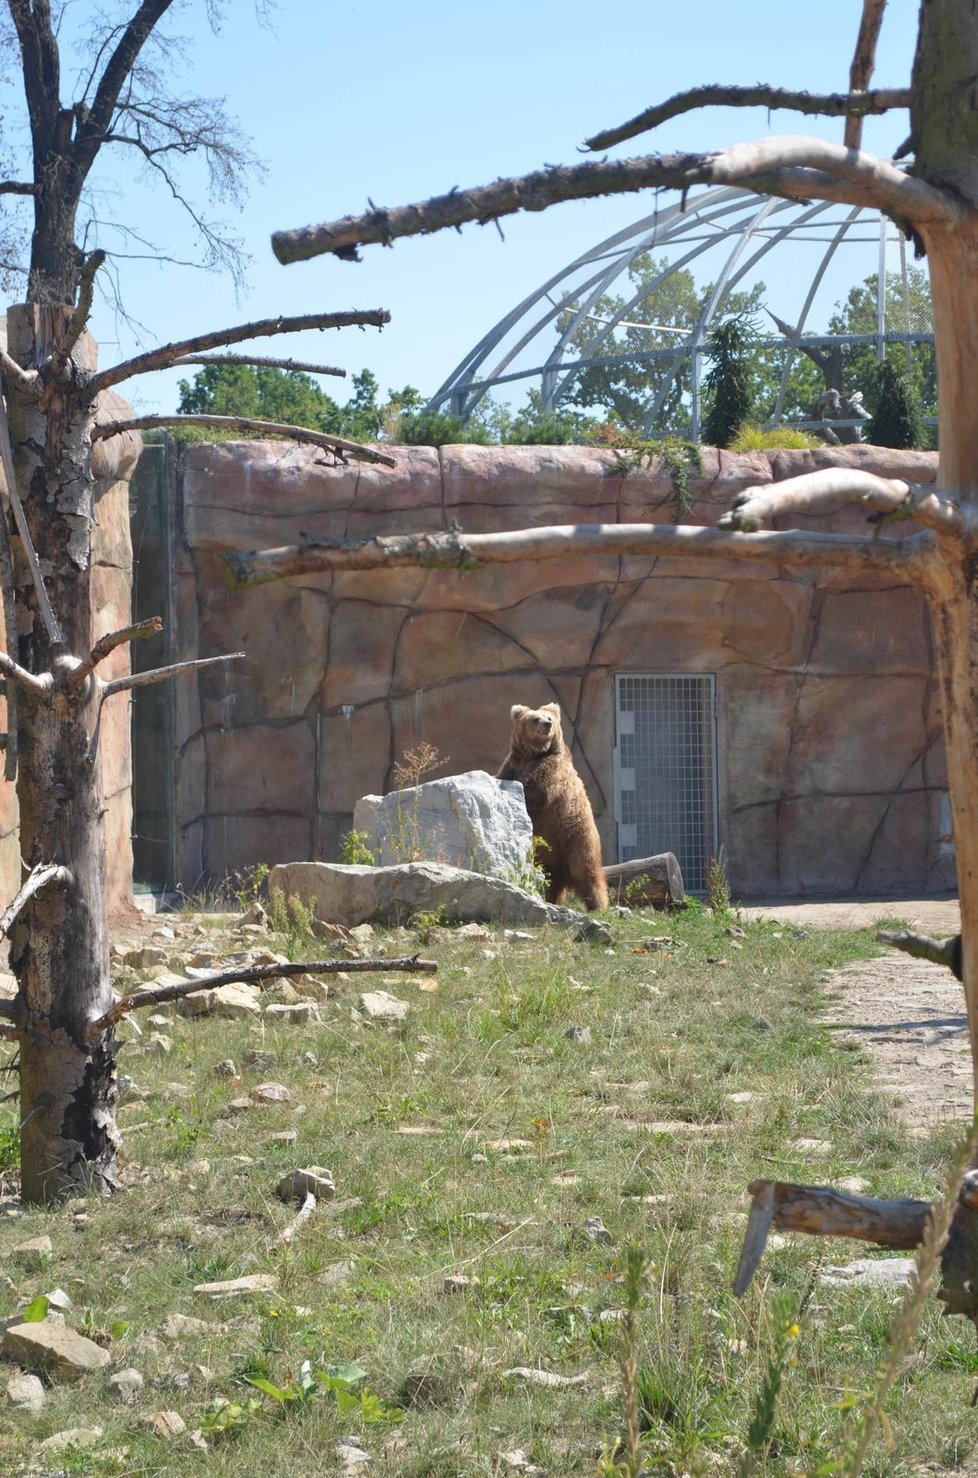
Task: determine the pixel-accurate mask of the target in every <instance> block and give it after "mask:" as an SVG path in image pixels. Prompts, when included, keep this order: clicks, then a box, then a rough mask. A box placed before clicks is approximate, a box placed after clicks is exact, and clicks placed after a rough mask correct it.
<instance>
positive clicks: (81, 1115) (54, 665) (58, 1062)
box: [8, 305, 116, 1201]
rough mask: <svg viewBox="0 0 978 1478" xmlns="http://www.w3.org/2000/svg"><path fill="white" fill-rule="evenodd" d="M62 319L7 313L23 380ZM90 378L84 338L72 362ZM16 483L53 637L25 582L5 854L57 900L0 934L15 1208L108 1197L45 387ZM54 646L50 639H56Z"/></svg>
mask: <svg viewBox="0 0 978 1478" xmlns="http://www.w3.org/2000/svg"><path fill="white" fill-rule="evenodd" d="M71 313H72V310H71V309H70V308H56V309H50V308H44V307H39V306H37V305H27V306H23V307H18V308H16V309H13V310H11V313H10V341H11V342H10V351H11V353H12V354H13V355H14V356H15V357H16V359H17V360H18V361H19V362H20V363H21V364H22V365H25V366H28V367H30V366H36V365H38V364H40V363H42V362H43V361H44V359H45V358H46V357H47V356H49V355H50V354H51V353H52V351H53V350H54V348H55V346H56V345H57V343H58V341H59V339H60V337H61V335H63V333H64V332H65V328H66V326H67V323H68V321H69V319H70V317H71ZM73 359H74V362H75V364H76V365H77V366H78V367H79V370H80V371H82V372H86V371H91V370H92V369H94V359H95V348H94V344H93V343H92V341H91V340H90V339H88V338H87V337H86V336H83V338H82V339H81V340H80V341H79V342H78V344H77V345H76V346H75V348H74V351H73ZM8 397H9V408H10V423H11V438H12V442H13V446H14V461H15V466H16V470H17V482H18V487H19V488H20V492H21V496H22V499H23V503H24V511H25V513H26V516H27V523H28V527H29V529H30V533H31V537H32V539H33V541H34V545H35V547H36V549H37V550H38V553H39V556H40V558H41V560H42V563H43V568H44V570H45V573H46V577H47V585H48V593H49V595H50V597H51V603H52V606H53V608H54V610H55V611H56V612H57V620H58V622H59V623H60V627H61V630H60V631H59V630H57V629H55V631H54V632H52V631H51V630H50V625H51V623H50V621H49V620H46V619H45V616H44V613H43V611H42V609H41V608H40V606H39V603H38V600H37V593H36V591H35V589H34V588H33V585H32V582H31V580H30V577H29V575H28V576H26V578H24V577H21V578H24V583H22V584H21V585H20V586H19V588H18V592H17V597H18V598H17V609H18V630H19V633H20V638H19V651H18V652H17V653H16V654H12V655H15V656H16V657H17V659H18V660H19V662H20V664H21V665H22V666H23V667H24V668H26V669H27V670H28V671H29V672H32V673H34V674H42V673H50V674H51V677H52V683H51V686H50V689H49V690H48V691H47V692H46V693H43V694H41V695H38V694H35V693H28V694H26V695H24V696H22V697H21V702H20V713H21V716H22V717H21V735H20V745H19V749H20V765H19V772H18V782H17V796H18V801H19V804H20V836H21V852H22V856H23V858H24V861H25V863H26V865H27V866H28V867H29V868H32V867H35V866H37V865H41V864H51V863H54V864H57V865H59V866H60V867H61V868H63V869H64V870H65V874H64V875H65V878H66V881H65V883H64V885H63V886H55V887H48V888H46V889H44V890H43V891H42V892H40V893H38V894H37V895H35V896H34V897H33V898H31V899H30V900H29V901H28V903H27V904H26V906H25V907H24V909H23V911H22V912H21V914H20V916H19V917H18V919H17V920H16V922H15V924H14V927H13V930H12V933H11V966H12V969H13V971H14V974H15V975H16V977H17V980H18V984H19V986H20V991H21V996H22V1003H23V1011H22V1017H21V1021H20V1023H19V1024H20V1028H21V1035H20V1091H21V1112H22V1118H23V1121H24V1126H23V1130H22V1138H21V1170H22V1180H23V1197H24V1199H25V1200H26V1201H50V1200H54V1199H57V1198H58V1197H60V1196H63V1195H64V1194H66V1193H67V1192H68V1191H69V1190H70V1189H72V1188H75V1187H77V1188H78V1189H83V1188H86V1187H88V1186H90V1185H92V1184H93V1183H94V1184H95V1185H96V1186H97V1187H98V1188H100V1189H108V1188H110V1187H111V1185H112V1183H113V1182H112V1170H111V1166H112V1160H113V1157H114V1154H115V1144H116V1138H115V1092H116V1089H115V1041H114V1036H113V1033H112V1031H111V1029H102V1030H96V1031H95V1032H94V1033H92V1032H91V1031H90V1027H91V1024H92V1023H93V1022H98V1021H100V1020H101V1019H102V1018H104V1017H105V1016H106V1014H107V1012H108V1011H109V1008H110V1006H111V1004H112V994H111V985H110V978H109V959H108V941H107V938H106V931H105V897H104V881H105V832H104V804H103V798H102V787H101V780H100V772H99V766H98V764H97V763H96V756H95V755H94V754H93V753H92V752H91V744H92V735H93V733H94V731H95V721H96V713H95V711H94V709H95V706H96V705H95V703H94V702H93V697H92V695H93V693H94V691H95V683H94V681H93V679H92V678H88V679H87V680H86V681H85V682H84V683H82V684H81V685H80V686H79V685H72V684H71V682H70V677H71V673H72V671H73V669H74V668H75V667H76V666H77V665H78V661H79V659H80V658H81V657H83V656H84V655H85V654H86V653H87V652H88V650H89V649H90V647H91V590H90V579H91V528H92V520H93V513H94V509H93V506H92V504H93V498H94V479H93V477H92V474H91V442H90V431H91V422H92V407H91V406H89V405H88V404H87V400H88V397H87V395H86V394H85V392H84V391H80V390H79V389H78V387H77V386H76V385H73V384H69V385H67V386H65V387H60V386H57V385H55V386H50V387H48V390H47V393H46V394H45V396H44V397H42V401H41V402H40V403H39V402H37V401H36V400H33V401H32V400H30V399H23V398H20V397H19V395H18V392H17V388H16V386H13V385H11V386H9V387H8ZM59 636H60V637H61V638H62V640H60V641H59V640H58V637H59Z"/></svg>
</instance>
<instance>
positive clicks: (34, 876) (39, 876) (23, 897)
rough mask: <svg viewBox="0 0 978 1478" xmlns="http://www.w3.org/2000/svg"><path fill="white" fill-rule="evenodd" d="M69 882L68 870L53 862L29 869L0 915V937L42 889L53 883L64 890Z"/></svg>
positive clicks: (69, 874)
mask: <svg viewBox="0 0 978 1478" xmlns="http://www.w3.org/2000/svg"><path fill="white" fill-rule="evenodd" d="M70 882H71V873H70V872H69V870H68V868H67V867H59V866H58V865H57V864H56V863H54V862H45V863H38V865H37V867H33V868H31V871H30V872H29V873H28V875H27V877H26V878H25V879H24V881H23V883H22V884H21V885H20V888H19V889H18V890H17V892H16V894H15V895H14V897H13V898H12V899H11V900H10V902H9V903H8V904H7V907H6V908H5V909H4V911H3V913H2V914H0V935H3V934H6V933H7V932H8V931H9V929H10V926H11V924H12V923H13V922H14V920H15V919H16V918H17V915H18V914H19V913H21V912H22V910H23V909H24V908H25V907H26V905H27V904H28V903H29V902H30V901H31V899H32V898H33V897H34V895H35V894H36V893H40V891H41V889H42V888H49V887H51V885H52V884H54V883H57V884H58V886H59V887H61V888H66V887H67V886H68V884H69V883H70Z"/></svg>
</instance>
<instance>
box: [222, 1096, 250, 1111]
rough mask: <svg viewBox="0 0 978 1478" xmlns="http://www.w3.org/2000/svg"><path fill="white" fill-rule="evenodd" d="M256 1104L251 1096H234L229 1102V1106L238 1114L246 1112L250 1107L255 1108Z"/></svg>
mask: <svg viewBox="0 0 978 1478" xmlns="http://www.w3.org/2000/svg"><path fill="white" fill-rule="evenodd" d="M254 1106H255V1105H254V1104H253V1103H252V1101H251V1099H250V1098H232V1099H231V1101H230V1102H229V1103H228V1108H229V1109H232V1110H233V1111H234V1113H236V1114H242V1113H245V1112H247V1111H248V1110H249V1109H253V1108H254Z"/></svg>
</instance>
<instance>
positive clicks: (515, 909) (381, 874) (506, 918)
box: [268, 862, 610, 942]
mask: <svg viewBox="0 0 978 1478" xmlns="http://www.w3.org/2000/svg"><path fill="white" fill-rule="evenodd" d="M268 884H269V889H270V891H271V892H273V893H276V892H277V893H284V894H285V895H286V896H287V897H296V898H302V899H305V900H307V901H310V902H311V903H312V906H313V910H314V913H315V916H316V918H318V919H321V920H323V921H325V922H328V923H334V924H345V925H347V926H348V927H349V926H352V925H356V924H361V923H364V922H367V921H372V922H373V923H376V924H401V923H406V922H407V920H408V919H409V918H411V916H412V915H413V914H416V913H434V912H437V911H439V910H440V914H441V918H442V920H443V922H446V923H448V922H452V923H469V922H470V921H472V920H477V921H483V922H485V921H487V920H489V921H496V922H499V923H502V924H506V925H510V926H513V927H515V926H518V925H520V924H536V925H541V924H553V925H556V926H557V927H558V928H563V929H574V930H575V931H577V932H579V933H581V934H582V935H583V937H587V938H595V939H602V940H604V941H605V942H608V941H610V935H609V934H608V931H607V929H606V928H605V927H604V925H602V924H599V923H598V922H597V921H596V920H594V919H591V918H588V916H587V915H586V914H581V913H577V912H576V911H575V910H574V909H572V908H561V907H559V906H558V905H556V904H553V903H545V902H544V901H543V899H542V898H538V897H537V896H536V894H534V893H527V892H525V891H524V890H523V889H522V888H517V887H515V886H514V885H513V884H512V883H506V882H504V881H503V880H502V878H491V877H487V876H485V874H483V873H478V872H467V871H465V870H464V869H463V868H460V867H445V866H443V865H442V864H440V863H436V862H409V863H405V864H404V865H403V866H401V867H359V866H356V865H348V864H343V863H331V862H284V863H279V865H278V866H277V867H273V868H272V870H271V873H270V874H269V880H268Z"/></svg>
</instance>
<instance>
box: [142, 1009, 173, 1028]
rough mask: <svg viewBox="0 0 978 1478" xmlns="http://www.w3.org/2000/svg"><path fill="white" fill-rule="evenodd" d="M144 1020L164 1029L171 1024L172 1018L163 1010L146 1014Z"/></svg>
mask: <svg viewBox="0 0 978 1478" xmlns="http://www.w3.org/2000/svg"><path fill="white" fill-rule="evenodd" d="M146 1020H147V1021H148V1022H149V1024H150V1026H158V1027H160V1028H161V1029H162V1030H166V1029H167V1028H168V1027H171V1026H172V1025H173V1018H172V1017H171V1016H169V1015H168V1014H167V1013H166V1012H165V1011H154V1012H153V1014H152V1016H147V1018H146Z"/></svg>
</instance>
